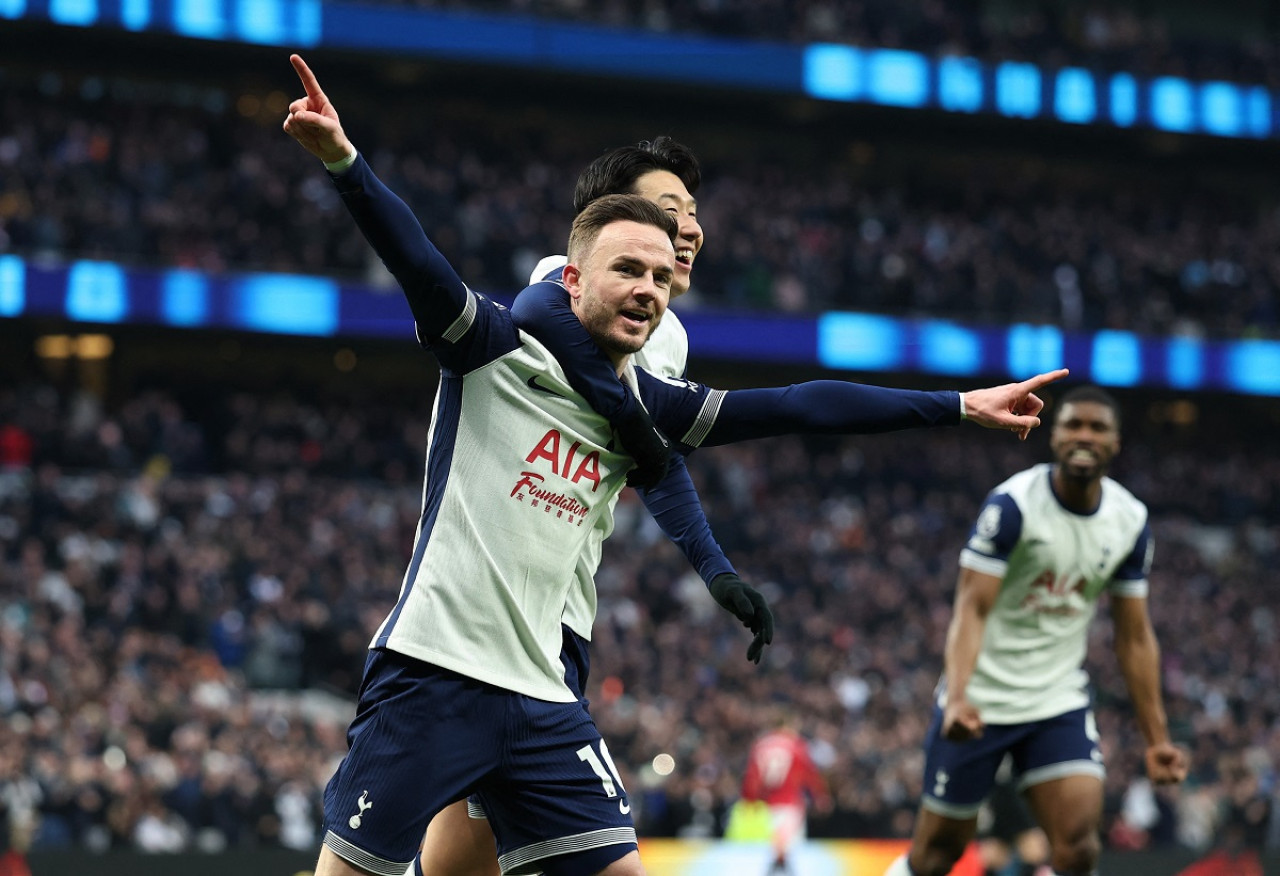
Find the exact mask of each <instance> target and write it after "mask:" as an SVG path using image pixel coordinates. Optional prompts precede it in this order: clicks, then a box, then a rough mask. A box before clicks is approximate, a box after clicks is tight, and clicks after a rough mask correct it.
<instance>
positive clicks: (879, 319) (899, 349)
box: [818, 313, 903, 371]
mask: <svg viewBox="0 0 1280 876" xmlns="http://www.w3.org/2000/svg"><path fill="white" fill-rule="evenodd" d="M902 360H903V343H902V323H901V322H899V321H898V320H895V319H890V318H889V317H887V316H872V315H870V314H866V313H826V314H823V315H822V316H820V317H818V361H819V363H821V364H822V365H825V366H826V367H828V368H841V369H848V370H851V371H885V370H889V369H893V368H898V367H900V366H901V365H902Z"/></svg>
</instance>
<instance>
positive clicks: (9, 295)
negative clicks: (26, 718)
mask: <svg viewBox="0 0 1280 876" xmlns="http://www.w3.org/2000/svg"><path fill="white" fill-rule="evenodd" d="M493 297H494V298H496V299H498V300H500V301H504V303H509V301H510V299H509V298H506V297H504V296H502V295H495V296H493ZM24 317H44V318H52V319H63V320H68V321H71V322H76V323H91V324H92V323H98V324H101V323H105V324H115V323H128V324H131V325H161V326H172V327H175V328H179V329H186V328H210V329H233V330H239V331H251V332H263V333H269V334H288V335H309V336H314V337H340V336H343V337H384V338H401V339H404V340H405V341H406V342H411V341H412V339H413V337H414V334H413V316H412V314H411V313H410V312H409V308H408V306H407V305H406V304H405V302H404V299H403V298H402V296H400V295H399V294H398V293H391V292H387V291H385V290H373V289H369V288H365V287H360V286H341V285H339V284H338V283H337V282H335V281H333V280H330V279H328V278H324V277H305V276H295V275H290V274H248V275H230V276H227V275H216V274H204V273H201V272H198V271H190V270H169V271H157V270H142V269H137V268H126V267H123V266H121V265H117V264H112V263H110V262H97V261H78V262H73V263H71V264H69V265H65V266H50V265H48V264H44V263H39V264H37V263H31V262H26V261H24V260H23V259H22V258H20V257H18V256H15V255H4V256H0V319H6V318H7V319H15V318H24ZM682 321H683V322H684V324H685V327H686V329H687V330H688V332H689V337H690V342H691V344H692V346H693V348H694V349H696V350H698V351H699V353H700V355H703V356H706V357H708V358H717V359H723V360H726V361H745V362H754V363H757V364H759V363H761V362H779V363H786V364H792V365H800V366H810V367H811V366H820V367H824V368H830V369H834V370H840V371H864V372H898V373H901V372H912V371H914V372H919V373H922V374H936V375H940V376H944V377H979V376H999V377H1009V378H1014V379H1022V378H1025V377H1029V376H1031V375H1032V374H1035V373H1037V372H1040V371H1050V370H1052V369H1054V368H1060V367H1063V366H1066V367H1068V368H1070V369H1071V370H1072V375H1073V378H1076V379H1079V380H1088V381H1093V382H1095V383H1099V384H1103V385H1107V386H1166V387H1172V388H1174V389H1179V390H1217V391H1222V390H1227V391H1231V392H1241V393H1249V394H1252V395H1266V396H1280V342H1278V341H1258V340H1250V341H1205V340H1200V339H1196V338H1187V337H1175V338H1147V337H1142V336H1139V335H1135V334H1132V333H1130V332H1122V331H1100V332H1097V333H1094V334H1085V333H1073V334H1067V333H1064V332H1062V331H1061V330H1060V329H1058V328H1057V327H1055V326H1049V325H1031V324H1018V325H1013V326H1008V327H1001V326H985V327H984V326H966V325H961V324H959V323H954V322H950V321H946V320H916V319H900V318H895V317H890V316H883V315H879V314H870V313H825V314H821V315H819V316H817V317H807V316H798V315H781V314H744V313H732V312H723V311H720V312H717V311H708V310H689V311H686V312H685V313H683V314H682Z"/></svg>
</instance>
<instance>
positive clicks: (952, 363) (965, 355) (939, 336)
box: [920, 320, 982, 376]
mask: <svg viewBox="0 0 1280 876" xmlns="http://www.w3.org/2000/svg"><path fill="white" fill-rule="evenodd" d="M920 365H921V367H923V369H924V370H925V371H927V372H929V373H930V374H953V375H957V376H968V375H971V374H977V373H978V372H979V370H980V369H981V368H982V337H981V335H979V334H978V333H977V332H976V331H974V330H973V329H969V328H965V327H963V326H959V325H956V324H955V323H953V322H944V321H942V320H926V321H925V322H922V323H921V324H920Z"/></svg>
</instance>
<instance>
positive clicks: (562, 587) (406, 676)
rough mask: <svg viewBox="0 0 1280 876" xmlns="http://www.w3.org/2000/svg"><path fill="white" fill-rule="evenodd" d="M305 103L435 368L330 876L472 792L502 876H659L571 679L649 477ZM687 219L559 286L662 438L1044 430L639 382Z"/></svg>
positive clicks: (647, 218) (575, 238)
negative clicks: (646, 874)
mask: <svg viewBox="0 0 1280 876" xmlns="http://www.w3.org/2000/svg"><path fill="white" fill-rule="evenodd" d="M291 60H292V62H293V63H294V66H295V68H296V69H297V71H298V73H299V75H300V77H301V78H302V80H303V83H304V86H305V88H306V91H307V97H306V98H303V99H302V100H300V101H295V103H294V104H292V105H291V106H290V113H289V117H288V118H287V119H286V120H285V122H284V130H285V132H286V133H288V134H289V135H290V136H292V137H294V138H295V139H296V140H297V141H298V142H299V143H300V144H301V145H302V146H303V147H304V148H306V149H307V151H309V152H310V153H311V154H313V155H315V156H316V157H318V158H320V159H321V160H322V161H324V163H325V165H326V167H327V169H328V170H329V171H330V174H331V176H332V178H333V180H334V183H335V185H336V187H337V189H338V191H339V192H340V194H341V196H342V199H343V202H344V204H345V205H346V207H347V209H348V211H349V212H350V213H351V214H352V216H353V218H354V219H355V221H356V223H357V225H358V226H359V228H360V230H361V232H362V233H363V234H364V236H365V238H366V239H367V240H368V241H369V243H370V244H371V245H372V246H373V248H374V250H375V251H376V252H377V253H378V255H379V256H380V257H381V258H382V260H383V263H384V264H385V265H386V266H387V267H388V269H389V270H390V271H391V273H392V274H393V275H394V276H395V278H396V280H397V281H398V283H399V284H400V286H401V289H402V290H403V292H404V294H405V297H406V299H407V301H408V303H409V307H410V310H411V311H412V314H413V318H414V324H415V328H416V332H417V336H418V339H419V341H420V342H421V343H422V344H423V345H424V346H425V347H426V348H427V349H429V350H430V351H431V352H432V353H433V354H434V355H435V356H436V358H437V360H438V361H439V363H440V371H441V378H440V386H439V389H438V391H437V394H436V401H435V408H434V411H433V416H432V427H431V434H430V440H429V443H428V447H427V463H426V474H425V479H424V485H423V513H422V522H421V525H420V528H419V531H418V534H417V537H416V538H415V543H414V548H413V555H412V558H411V560H410V562H409V566H408V569H407V570H406V573H405V578H404V583H403V584H402V587H401V592H400V596H399V598H398V600H397V602H396V604H395V606H394V607H393V608H392V610H391V611H390V613H389V614H388V615H387V617H386V619H385V620H384V621H383V623H382V624H381V625H380V626H379V628H378V630H377V632H376V633H375V635H374V639H373V641H372V642H371V643H370V655H369V658H368V660H367V662H366V666H365V673H364V678H363V681H362V684H361V691H360V698H359V702H358V704H357V713H356V717H355V719H354V721H353V722H352V724H351V727H350V729H349V730H348V743H349V746H350V747H349V751H348V753H347V755H346V757H345V758H344V759H343V761H342V763H341V764H340V765H339V767H338V770H337V772H336V773H335V775H334V777H333V778H332V779H331V781H330V782H329V785H328V786H327V788H326V790H325V816H324V824H325V835H324V846H323V848H322V849H321V852H320V859H319V861H318V863H317V867H316V874H317V876H351V874H357V873H369V874H378V876H384V874H385V876H399V874H400V873H402V872H403V871H404V869H405V867H406V866H408V865H409V864H410V863H411V861H412V860H413V859H414V858H415V857H416V852H417V849H418V845H419V841H420V840H421V837H422V835H423V831H424V829H425V827H426V824H427V822H428V821H429V820H430V819H431V818H432V816H434V815H435V814H436V813H438V812H439V811H440V810H441V809H443V808H444V807H445V806H446V805H448V804H449V803H452V802H455V801H457V800H460V799H462V798H464V797H466V796H467V795H468V794H471V793H475V794H477V795H478V796H479V798H480V802H481V803H482V805H483V807H484V809H485V811H486V813H487V815H488V816H489V819H490V823H491V825H492V827H493V831H494V835H495V837H496V838H497V843H498V854H499V862H500V865H501V867H502V870H503V872H507V873H525V872H535V871H542V872H545V873H547V874H550V876H587V874H592V873H602V874H605V876H636V874H642V873H643V869H642V867H641V865H640V860H639V854H638V852H637V850H636V838H635V828H634V825H633V824H632V822H631V816H630V811H631V807H630V803H629V802H628V800H627V796H626V789H625V788H624V787H623V786H622V783H621V781H620V779H619V778H618V775H617V770H616V768H614V766H613V764H612V760H611V758H610V757H609V753H608V748H607V747H606V746H605V744H604V741H603V739H601V738H600V734H599V731H598V730H597V729H596V727H595V724H594V722H593V721H592V719H591V717H590V715H589V713H588V712H587V709H586V706H585V703H584V702H583V701H582V699H581V697H580V695H579V693H578V692H577V691H576V690H575V688H574V685H575V682H574V680H573V679H572V678H571V677H570V676H571V673H572V669H573V667H572V666H571V665H569V664H566V663H564V662H562V655H563V654H564V653H566V652H567V651H568V650H569V647H568V646H569V642H571V641H572V640H573V638H574V636H573V634H572V632H571V631H570V630H568V629H566V627H565V626H564V625H563V624H562V619H563V616H564V612H565V608H566V605H567V600H568V597H567V594H568V591H569V590H570V589H571V588H572V586H573V582H574V580H575V575H576V574H577V571H578V569H579V567H580V564H584V563H585V564H587V566H588V568H589V570H590V571H592V572H593V571H594V565H593V563H594V562H595V561H596V560H598V556H593V555H592V554H591V551H590V548H589V546H590V544H591V533H592V531H593V529H595V528H600V529H601V530H602V531H604V532H608V531H609V530H610V529H611V528H612V513H611V512H612V499H613V497H614V496H616V494H617V492H618V491H620V490H621V489H622V488H623V487H624V485H625V479H626V473H627V470H628V469H629V468H630V467H631V465H632V462H631V460H630V458H629V457H627V456H626V455H624V454H623V453H621V452H620V450H619V449H618V448H615V447H614V445H613V441H612V429H611V428H610V426H609V424H608V421H606V420H605V419H604V418H603V417H601V416H600V415H599V414H597V413H596V412H594V411H593V410H591V409H590V408H589V407H588V406H587V405H586V403H585V402H584V401H583V400H582V398H581V397H580V396H578V395H577V393H575V392H574V391H573V389H572V388H571V387H570V385H569V382H568V379H567V377H566V376H565V374H564V371H563V369H562V368H561V367H560V366H559V364H558V363H557V362H556V360H555V358H554V357H553V356H552V355H551V354H550V353H549V352H548V351H547V349H546V348H545V347H544V346H543V345H542V344H540V343H539V342H538V341H537V340H535V339H534V338H533V337H532V336H530V335H528V334H526V333H524V332H521V331H520V330H519V329H518V328H517V327H516V325H515V324H514V322H513V320H512V318H511V315H510V313H509V312H508V311H507V310H506V309H505V308H502V307H501V306H499V305H496V304H494V303H493V302H491V301H489V300H488V299H486V298H484V296H481V295H478V294H477V293H475V292H473V291H472V290H470V289H469V288H467V286H466V285H465V284H464V283H463V282H462V281H461V280H460V279H459V278H458V277H457V275H456V273H455V272H454V271H453V268H452V266H450V265H449V264H448V262H447V261H446V260H445V259H444V258H443V256H442V255H441V254H440V253H439V251H437V250H436V248H435V247H434V246H433V245H432V244H431V242H430V241H429V240H427V238H426V236H425V234H423V231H422V227H421V225H419V224H418V222H417V220H416V219H415V218H414V216H413V214H412V212H411V211H410V210H409V209H408V207H407V206H406V205H405V204H404V202H403V201H401V200H400V199H399V198H397V197H396V196H395V195H394V194H392V193H391V192H390V191H389V190H388V189H387V188H386V187H385V186H384V185H383V184H382V183H381V181H380V180H378V178H377V177H376V176H375V175H374V174H373V172H372V170H371V169H370V168H369V166H368V164H367V163H365V161H364V159H363V158H362V157H361V156H360V155H359V153H358V152H357V151H356V150H355V147H354V146H352V144H351V142H350V140H349V139H348V138H347V136H346V134H345V133H344V132H343V130H342V127H341V124H340V122H339V120H338V114H337V111H336V110H335V109H334V108H333V105H332V104H331V103H330V102H329V101H328V99H327V98H326V97H325V95H324V92H323V91H322V90H321V89H320V86H319V84H318V82H317V81H316V79H315V76H314V75H313V74H312V73H311V71H310V70H309V69H308V68H307V67H306V65H305V63H303V62H302V59H301V58H299V57H297V56H296V55H295V56H293V57H292V59H291ZM676 237H677V225H676V223H675V221H674V220H673V219H672V218H671V217H670V216H669V215H668V214H667V213H666V212H665V211H663V210H662V209H661V208H660V207H657V206H656V205H654V204H653V203H652V202H650V201H648V200H645V199H644V198H641V197H639V196H634V195H617V196H609V197H606V198H601V199H600V200H598V201H596V202H594V203H593V204H592V205H590V206H589V207H588V208H587V209H586V210H584V211H583V213H582V214H580V215H579V216H578V218H577V219H576V220H575V221H574V224H573V227H572V229H571V231H570V235H569V246H568V249H567V257H568V263H567V265H566V266H565V268H564V270H563V273H562V282H563V284H564V287H565V290H566V292H567V293H568V295H569V297H570V299H571V301H572V302H573V308H574V311H575V313H576V314H577V316H578V318H579V320H580V321H581V322H582V324H583V325H584V326H586V328H587V330H588V332H589V334H590V335H591V337H592V338H593V339H594V341H595V343H596V344H598V345H599V346H600V347H601V348H602V349H604V350H605V352H606V354H607V355H608V357H609V359H610V361H611V362H612V363H613V365H614V367H615V373H616V374H617V375H618V378H619V379H621V380H625V381H626V382H627V383H628V384H629V385H630V387H631V389H632V391H633V392H634V393H636V395H637V397H638V398H639V399H640V401H641V402H642V403H643V404H644V405H645V407H646V408H647V409H648V410H649V411H651V412H652V414H653V419H654V421H655V422H656V423H657V425H658V426H659V427H660V428H661V429H662V430H663V431H664V432H666V433H667V434H670V435H677V436H680V438H679V443H680V445H681V449H682V450H683V451H684V452H690V451H692V450H693V449H695V448H697V447H699V446H711V445H715V444H722V443H727V442H732V441H741V440H748V439H751V438H762V437H769V436H773V435H779V434H786V433H792V432H813V433H828V434H837V433H849V432H855V431H858V432H880V431H889V430H893V429H900V428H910V427H913V426H935V425H949V424H954V423H958V422H960V421H961V419H963V418H964V417H966V416H967V417H968V419H971V420H973V421H975V422H977V423H979V424H980V425H983V426H986V427H989V428H1000V429H1007V430H1010V431H1014V432H1017V433H1020V434H1025V432H1026V431H1027V430H1029V429H1031V428H1033V427H1035V426H1036V425H1038V423H1039V419H1038V418H1037V417H1036V413H1037V412H1038V411H1039V410H1041V408H1042V407H1043V403H1042V402H1041V401H1040V399H1039V398H1038V397H1037V396H1036V395H1035V390H1036V389H1038V388H1039V387H1041V386H1044V385H1045V384H1047V383H1049V382H1052V381H1053V380H1057V379H1060V378H1061V377H1063V376H1065V374H1066V372H1065V370H1060V371H1056V372H1051V373H1048V374H1043V375H1038V376H1036V377H1034V378H1032V379H1030V380H1027V381H1023V382H1022V383H1018V384H1008V385H1005V386H1001V387H994V388H991V389H983V390H975V391H971V392H967V393H964V394H959V393H955V392H910V391H903V390H891V389H881V388H877V387H867V386H859V385H857V384H851V383H844V382H839V381H815V382H812V383H809V384H801V385H797V386H791V387H785V388H779V389H759V390H745V391H738V392H731V393H725V392H722V391H719V390H714V389H711V388H709V387H705V386H699V385H697V384H692V383H688V382H685V381H675V380H670V379H667V380H664V379H660V378H657V377H653V376H651V375H648V374H646V373H645V372H644V371H643V370H639V369H635V368H634V366H633V365H632V364H631V362H630V355H631V354H632V353H634V352H635V351H637V350H639V349H640V348H641V347H642V346H643V345H644V342H645V341H646V340H647V339H648V337H649V335H650V334H651V333H652V331H653V328H654V327H655V326H656V325H657V324H658V322H659V321H660V320H661V318H662V315H663V313H664V312H665V310H666V305H667V302H668V299H669V296H670V287H671V283H672V279H673V277H674V276H675V272H676V271H675V247H674V245H673V243H672V242H673V241H674V240H675V239H676Z"/></svg>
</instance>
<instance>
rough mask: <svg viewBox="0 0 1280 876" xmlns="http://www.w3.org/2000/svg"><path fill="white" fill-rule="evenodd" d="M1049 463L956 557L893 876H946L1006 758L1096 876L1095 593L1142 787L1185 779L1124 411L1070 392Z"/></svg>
mask: <svg viewBox="0 0 1280 876" xmlns="http://www.w3.org/2000/svg"><path fill="white" fill-rule="evenodd" d="M1050 448H1051V450H1052V454H1053V459H1054V462H1053V463H1052V464H1041V465H1037V466H1034V467H1032V468H1030V469H1028V470H1026V471H1023V472H1021V473H1019V474H1016V475H1014V476H1013V477H1011V478H1009V479H1008V480H1007V481H1005V482H1004V483H1002V484H1000V486H998V487H996V488H995V489H994V490H993V491H992V492H991V493H990V495H988V496H987V500H986V503H985V504H984V505H983V507H982V510H981V512H980V513H979V514H978V519H977V522H976V523H975V525H974V527H973V531H972V533H971V534H970V537H969V542H968V544H967V546H966V547H965V549H964V551H963V552H962V553H961V555H960V575H959V580H958V583H957V585H956V597H955V610H954V611H955V613H954V615H953V616H952V619H951V626H950V629H949V630H948V632H947V644H946V655H945V666H944V674H943V678H942V681H941V682H940V684H939V693H938V701H937V704H936V706H935V709H934V719H933V724H932V726H931V727H930V728H929V733H928V737H927V739H926V742H925V777H924V778H925V781H924V787H925V793H924V799H923V800H922V801H921V805H920V810H919V813H918V816H917V819H916V827H915V833H914V836H913V838H912V842H911V850H910V852H909V853H908V855H905V856H903V857H901V858H899V859H898V860H896V861H895V862H894V863H893V864H892V865H890V867H889V869H888V870H887V871H886V876H945V874H947V873H948V872H949V871H950V870H951V867H952V865H953V864H955V862H956V861H957V860H958V859H959V858H960V856H961V855H962V854H963V852H964V850H965V847H966V846H967V845H968V844H969V842H970V841H971V840H972V839H973V836H974V830H975V826H976V823H977V815H978V810H979V808H980V807H981V805H982V801H983V800H984V799H985V798H986V797H987V795H988V794H989V793H990V792H991V788H992V784H993V782H994V781H995V776H996V771H997V769H998V767H999V766H1000V762H1001V760H1002V759H1003V758H1004V756H1005V755H1006V754H1009V755H1011V756H1012V758H1013V768H1014V773H1015V776H1016V779H1017V783H1018V784H1017V787H1018V789H1019V790H1020V791H1022V792H1023V793H1024V794H1025V795H1026V798H1027V801H1028V803H1029V804H1030V806H1031V811H1032V813H1033V815H1034V816H1035V819H1036V821H1037V823H1038V824H1039V825H1040V826H1041V827H1043V828H1044V831H1045V833H1046V835H1047V836H1048V838H1049V846H1050V850H1051V865H1052V867H1053V870H1054V872H1055V873H1058V874H1070V876H1088V874H1092V873H1094V870H1095V867H1096V866H1097V863H1098V854H1099V850H1100V846H1101V841H1100V838H1099V828H1100V823H1101V820H1102V806H1103V785H1102V779H1103V764H1102V752H1101V750H1100V749H1099V748H1098V731H1097V727H1096V725H1095V724H1094V720H1093V713H1092V712H1091V711H1090V709H1089V694H1088V692H1087V690H1086V685H1087V683H1088V677H1087V675H1086V673H1085V671H1084V669H1083V668H1082V664H1083V663H1084V658H1085V653H1086V648H1087V644H1088V642H1087V636H1088V627H1089V623H1090V621H1091V620H1092V619H1093V616H1094V613H1095V610H1096V608H1097V602H1098V599H1099V597H1100V596H1101V595H1102V594H1103V592H1106V593H1108V594H1109V595H1110V597H1111V616H1112V621H1113V624H1114V643H1113V644H1114V648H1115V653H1116V657H1117V659H1118V660H1119V662H1120V669H1121V671H1122V672H1123V674H1124V678H1125V683H1126V685H1127V687H1128V689H1129V695H1130V697H1131V698H1132V700H1133V708H1134V712H1135V713H1136V717H1137V721H1138V727H1139V729H1140V730H1141V732H1142V735H1143V738H1144V739H1145V740H1146V744H1147V749H1146V768H1147V776H1148V778H1150V779H1151V781H1153V782H1155V783H1157V784H1168V783H1171V782H1180V781H1182V780H1183V779H1184V778H1185V777H1186V773H1187V761H1186V756H1185V754H1184V753H1183V752H1182V751H1181V750H1180V749H1179V748H1177V747H1176V746H1174V745H1173V743H1172V742H1170V740H1169V731H1168V727H1167V724H1166V720H1165V711H1164V702H1163V697H1162V695H1161V690H1160V648H1159V645H1158V644H1157V642H1156V637H1155V633H1154V631H1153V630H1152V628H1151V621H1150V618H1149V617H1148V614H1147V574H1148V572H1149V570H1150V567H1151V557H1152V550H1153V543H1152V539H1151V530H1150V527H1149V525H1148V522H1147V509H1146V506H1145V505H1143V504H1142V502H1140V501H1139V500H1138V499H1136V498H1135V497H1134V496H1133V495H1132V494H1131V493H1130V492H1129V491H1128V490H1126V489H1125V488H1124V487H1122V486H1121V485H1120V484H1119V483H1117V482H1116V481H1114V480H1112V479H1111V478H1109V477H1107V469H1108V467H1109V466H1110V464H1111V461H1112V459H1113V458H1114V457H1115V455H1116V453H1117V452H1118V451H1119V449H1120V410H1119V407H1118V405H1117V404H1116V401H1115V399H1114V398H1112V397H1111V395H1109V394H1108V393H1106V392H1105V391H1103V390H1101V389H1097V388H1095V387H1079V388H1077V389H1073V390H1071V391H1070V392H1068V393H1066V394H1065V395H1064V396H1063V398H1062V401H1061V404H1060V405H1059V407H1058V410H1057V414H1056V416H1055V418H1054V421H1053V430H1052V433H1051V437H1050Z"/></svg>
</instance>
